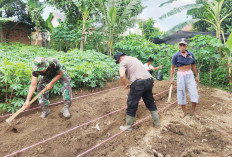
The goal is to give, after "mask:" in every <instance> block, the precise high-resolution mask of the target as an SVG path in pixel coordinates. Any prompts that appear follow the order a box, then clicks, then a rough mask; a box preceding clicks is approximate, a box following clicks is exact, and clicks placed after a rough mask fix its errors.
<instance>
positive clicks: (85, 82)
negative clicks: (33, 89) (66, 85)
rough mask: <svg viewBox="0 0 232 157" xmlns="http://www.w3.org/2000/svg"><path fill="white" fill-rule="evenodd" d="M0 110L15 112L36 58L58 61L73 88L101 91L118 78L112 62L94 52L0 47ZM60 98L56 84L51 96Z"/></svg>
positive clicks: (27, 86)
mask: <svg viewBox="0 0 232 157" xmlns="http://www.w3.org/2000/svg"><path fill="white" fill-rule="evenodd" d="M0 53H1V56H0V62H1V63H2V64H1V65H0V102H1V104H0V109H2V110H4V111H10V112H14V111H15V110H16V109H18V108H19V107H20V106H21V105H22V104H23V102H24V99H25V98H26V96H27V92H28V89H29V86H30V80H31V71H32V63H33V60H34V58H36V57H45V58H57V59H58V60H59V61H60V62H61V63H62V64H63V65H64V67H65V68H66V70H67V72H68V74H69V75H70V77H71V86H72V87H76V88H83V87H85V88H96V87H103V85H104V83H105V82H106V81H108V80H110V79H112V78H114V77H117V76H118V67H117V66H115V61H114V60H113V59H112V58H110V57H108V56H106V55H103V54H101V53H98V52H95V51H93V50H92V51H79V50H76V49H75V50H72V51H68V52H67V53H64V52H58V51H54V50H48V49H45V48H42V47H37V46H26V45H23V44H15V43H14V44H10V45H8V44H0ZM55 94H61V84H60V83H55V84H54V86H53V88H52V90H51V95H52V96H53V95H55Z"/></svg>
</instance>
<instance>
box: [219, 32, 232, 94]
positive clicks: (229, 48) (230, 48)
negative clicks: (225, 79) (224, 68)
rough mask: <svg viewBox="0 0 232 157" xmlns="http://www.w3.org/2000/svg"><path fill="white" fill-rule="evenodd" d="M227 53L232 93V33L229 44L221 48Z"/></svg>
mask: <svg viewBox="0 0 232 157" xmlns="http://www.w3.org/2000/svg"><path fill="white" fill-rule="evenodd" d="M220 48H221V49H222V50H223V51H224V52H225V53H224V54H225V56H226V58H227V61H228V74H229V86H230V91H231V92H232V78H231V68H232V64H231V58H232V33H231V34H230V36H229V37H228V40H227V42H226V43H225V47H220Z"/></svg>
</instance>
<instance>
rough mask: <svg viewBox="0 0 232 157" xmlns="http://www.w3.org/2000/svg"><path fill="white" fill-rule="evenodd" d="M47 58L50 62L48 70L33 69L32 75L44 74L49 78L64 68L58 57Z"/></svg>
mask: <svg viewBox="0 0 232 157" xmlns="http://www.w3.org/2000/svg"><path fill="white" fill-rule="evenodd" d="M45 60H46V61H47V62H48V63H49V66H48V68H47V70H46V71H45V72H40V71H32V76H34V77H38V76H39V75H42V76H46V77H49V78H54V77H55V76H56V75H58V74H59V73H60V72H61V70H62V69H64V68H63V66H62V65H61V64H60V62H59V61H58V60H57V59H50V58H46V59H45Z"/></svg>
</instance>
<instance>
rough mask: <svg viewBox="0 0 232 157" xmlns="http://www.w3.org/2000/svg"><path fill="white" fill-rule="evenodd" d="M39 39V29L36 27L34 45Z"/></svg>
mask: <svg viewBox="0 0 232 157" xmlns="http://www.w3.org/2000/svg"><path fill="white" fill-rule="evenodd" d="M38 38H39V28H38V27H37V26H36V32H35V45H38V40H39V39H38Z"/></svg>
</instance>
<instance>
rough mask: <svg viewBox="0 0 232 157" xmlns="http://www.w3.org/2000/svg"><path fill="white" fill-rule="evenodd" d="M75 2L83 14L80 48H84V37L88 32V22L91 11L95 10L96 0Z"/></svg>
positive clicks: (76, 0)
mask: <svg viewBox="0 0 232 157" xmlns="http://www.w3.org/2000/svg"><path fill="white" fill-rule="evenodd" d="M73 1H74V4H75V5H76V6H77V7H78V8H79V10H80V12H81V15H82V37H81V42H80V50H81V51H83V50H84V39H85V32H86V23H87V22H88V20H89V16H90V14H91V11H92V12H93V11H94V9H95V7H96V2H97V1H96V0H73Z"/></svg>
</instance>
